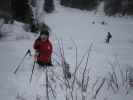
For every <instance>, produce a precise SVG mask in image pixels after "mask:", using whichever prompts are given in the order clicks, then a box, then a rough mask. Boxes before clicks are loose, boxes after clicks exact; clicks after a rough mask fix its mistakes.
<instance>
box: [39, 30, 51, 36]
mask: <svg viewBox="0 0 133 100" xmlns="http://www.w3.org/2000/svg"><path fill="white" fill-rule="evenodd" d="M43 34H44V35H46V36H48V37H49V31H48V30H41V32H40V35H43Z"/></svg>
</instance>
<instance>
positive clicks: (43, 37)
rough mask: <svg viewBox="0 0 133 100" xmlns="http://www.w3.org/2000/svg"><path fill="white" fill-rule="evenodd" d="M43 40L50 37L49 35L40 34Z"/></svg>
mask: <svg viewBox="0 0 133 100" xmlns="http://www.w3.org/2000/svg"><path fill="white" fill-rule="evenodd" d="M40 37H41V40H42V41H46V40H47V39H48V36H47V35H45V34H43V35H41V36H40Z"/></svg>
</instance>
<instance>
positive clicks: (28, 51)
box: [13, 49, 31, 74]
mask: <svg viewBox="0 0 133 100" xmlns="http://www.w3.org/2000/svg"><path fill="white" fill-rule="evenodd" d="M28 54H29V55H30V56H31V51H30V50H29V49H28V50H27V52H26V53H25V55H24V57H23V58H22V60H21V61H20V63H19V64H18V66H17V67H16V69H15V70H14V72H13V73H14V74H16V73H17V71H18V70H19V68H20V66H21V64H22V63H23V61H24V59H25V57H26V56H27V55H28Z"/></svg>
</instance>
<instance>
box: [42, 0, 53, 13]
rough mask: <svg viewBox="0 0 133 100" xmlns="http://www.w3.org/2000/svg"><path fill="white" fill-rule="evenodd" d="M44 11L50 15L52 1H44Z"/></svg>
mask: <svg viewBox="0 0 133 100" xmlns="http://www.w3.org/2000/svg"><path fill="white" fill-rule="evenodd" d="M44 10H45V11H46V12H47V13H51V12H52V11H53V10H54V1H53V0H45V3H44Z"/></svg>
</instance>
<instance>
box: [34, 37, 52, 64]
mask: <svg viewBox="0 0 133 100" xmlns="http://www.w3.org/2000/svg"><path fill="white" fill-rule="evenodd" d="M33 48H34V49H35V50H36V52H37V53H38V54H37V56H36V59H37V61H41V62H44V63H50V62H51V55H52V44H51V42H50V41H49V40H46V41H41V40H40V39H39V38H38V39H37V40H36V41H35V43H34V46H33Z"/></svg>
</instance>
